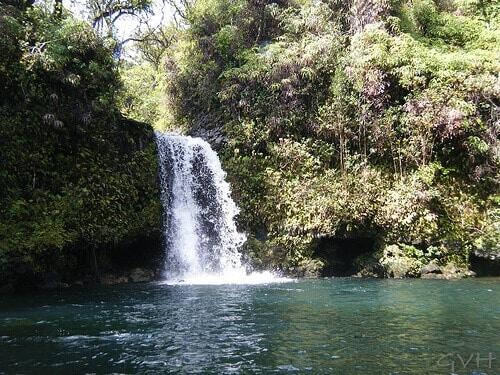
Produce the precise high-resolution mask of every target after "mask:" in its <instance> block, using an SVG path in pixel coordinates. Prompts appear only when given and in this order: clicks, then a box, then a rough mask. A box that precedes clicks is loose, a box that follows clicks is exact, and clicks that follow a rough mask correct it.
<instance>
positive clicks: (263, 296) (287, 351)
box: [0, 278, 500, 375]
mask: <svg viewBox="0 0 500 375" xmlns="http://www.w3.org/2000/svg"><path fill="white" fill-rule="evenodd" d="M477 353H479V356H480V358H479V359H480V360H479V363H477ZM490 353H491V355H490ZM446 354H448V356H447V357H442V356H443V355H446ZM471 355H472V357H471ZM489 355H490V356H491V357H497V358H499V359H496V360H491V361H490V362H491V363H489V361H488V360H485V359H484V358H488V356H489ZM460 358H462V359H463V361H464V362H465V363H466V366H464V365H463V363H462V362H461V360H460ZM469 358H472V359H471V360H470V361H469V363H467V360H468V359H469ZM438 361H440V362H439V363H438ZM452 364H453V365H454V372H455V373H456V374H488V375H491V374H500V281H499V279H475V280H459V281H441V280H362V279H350V278H340V279H325V280H304V281H296V282H290V283H282V284H268V285H220V286H213V285H212V286H188V285H182V286H181V285H177V286H176V285H159V284H135V285H124V286H117V287H112V288H99V289H95V290H72V291H64V292H60V293H57V294H44V295H37V296H23V297H12V298H10V297H9V298H6V297H2V299H1V301H0V373H7V374H12V373H26V374H43V373H45V374H67V373H75V374H80V373H99V374H102V373H150V374H157V373H200V374H224V373H227V374H233V373H234V374H239V373H243V374H267V373H289V372H295V373H310V374H322V373H325V374H450V373H451V372H452ZM478 364H479V366H477V365H478ZM464 367H465V368H464ZM490 367H491V368H490Z"/></svg>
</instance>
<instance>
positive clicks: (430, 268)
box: [420, 261, 443, 277]
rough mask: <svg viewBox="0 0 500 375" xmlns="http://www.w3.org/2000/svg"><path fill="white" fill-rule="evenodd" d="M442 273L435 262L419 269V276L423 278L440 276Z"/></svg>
mask: <svg viewBox="0 0 500 375" xmlns="http://www.w3.org/2000/svg"><path fill="white" fill-rule="evenodd" d="M442 273H443V271H442V270H441V268H440V267H439V266H438V265H437V263H436V262H434V261H431V262H429V263H428V264H426V265H425V266H423V267H422V268H421V269H420V275H421V276H422V277H423V276H424V275H428V274H442Z"/></svg>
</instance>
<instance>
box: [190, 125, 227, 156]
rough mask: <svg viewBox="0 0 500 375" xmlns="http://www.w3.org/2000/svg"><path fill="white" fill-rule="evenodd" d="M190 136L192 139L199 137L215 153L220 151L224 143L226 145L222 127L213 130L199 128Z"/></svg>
mask: <svg viewBox="0 0 500 375" xmlns="http://www.w3.org/2000/svg"><path fill="white" fill-rule="evenodd" d="M189 135H191V136H192V137H199V138H201V139H203V140H204V141H206V142H208V143H209V144H210V146H211V147H212V149H214V150H215V151H219V150H220V149H221V148H222V146H223V145H224V143H226V137H225V136H224V134H223V131H222V127H215V128H211V129H203V128H199V129H196V130H194V131H193V132H192V133H191V134H189Z"/></svg>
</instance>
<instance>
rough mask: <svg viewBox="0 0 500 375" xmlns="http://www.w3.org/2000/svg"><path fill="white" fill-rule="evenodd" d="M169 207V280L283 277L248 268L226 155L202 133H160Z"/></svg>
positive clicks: (250, 280) (164, 193)
mask: <svg viewBox="0 0 500 375" xmlns="http://www.w3.org/2000/svg"><path fill="white" fill-rule="evenodd" d="M156 142H157V146H158V154H159V159H160V183H161V198H162V203H163V208H164V218H163V220H164V228H165V247H166V254H167V256H166V266H165V277H166V280H167V283H187V284H222V283H245V284H247V283H250V284H254V283H265V282H275V281H282V280H285V279H277V278H276V277H275V276H274V275H273V274H272V273H271V272H262V273H255V272H254V273H248V272H247V270H246V269H245V267H244V266H243V264H242V262H241V256H240V254H239V252H238V248H239V247H240V246H241V245H242V244H243V243H244V242H245V240H246V237H245V235H244V234H242V233H239V232H238V230H237V228H236V224H235V221H234V218H235V216H236V215H237V213H238V208H237V207H236V205H235V203H234V202H233V200H232V199H231V190H230V187H229V184H228V183H227V182H226V181H225V172H224V171H223V170H222V166H221V164H220V160H219V158H218V156H217V154H216V153H215V151H213V150H212V149H211V147H210V145H209V144H208V143H207V142H205V141H203V140H202V139H201V138H192V137H186V136H180V135H175V134H164V133H159V132H157V133H156Z"/></svg>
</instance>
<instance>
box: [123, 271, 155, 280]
mask: <svg viewBox="0 0 500 375" xmlns="http://www.w3.org/2000/svg"><path fill="white" fill-rule="evenodd" d="M154 277H155V275H154V272H153V271H151V270H148V269H145V268H134V269H133V270H132V271H131V272H130V276H129V280H130V281H131V282H133V283H143V282H147V281H152V280H153V279H154Z"/></svg>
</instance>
